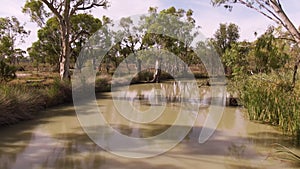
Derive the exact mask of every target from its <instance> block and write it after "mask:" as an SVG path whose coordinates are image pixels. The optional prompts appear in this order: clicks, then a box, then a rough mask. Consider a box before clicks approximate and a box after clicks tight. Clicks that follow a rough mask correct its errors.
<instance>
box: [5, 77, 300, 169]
mask: <svg viewBox="0 0 300 169" xmlns="http://www.w3.org/2000/svg"><path fill="white" fill-rule="evenodd" d="M182 84H183V83H182ZM157 89H161V90H157ZM182 91H183V88H180V85H178V83H173V82H169V83H166V84H151V85H147V84H143V85H134V86H131V87H130V90H128V91H127V93H126V95H124V96H125V97H123V98H119V99H126V100H129V101H130V102H131V104H132V105H133V106H134V107H137V108H138V109H140V110H143V111H146V110H147V109H148V108H149V105H156V104H157V105H166V108H165V109H164V113H163V114H162V115H161V116H160V117H159V118H158V119H156V120H155V121H153V122H151V123H149V124H138V123H133V122H130V121H128V120H126V119H125V118H123V117H122V116H120V115H119V113H118V112H117V111H116V109H115V108H114V104H113V102H112V100H111V95H110V93H101V94H99V95H98V97H99V99H98V104H99V107H101V110H102V113H103V115H104V116H105V118H106V119H107V121H108V122H109V123H110V124H111V125H112V126H113V127H114V128H115V129H116V130H118V131H119V132H121V133H122V134H126V135H128V136H131V137H151V136H154V135H157V134H159V133H161V132H163V131H165V130H167V129H168V128H169V127H170V126H171V125H172V123H173V122H174V120H175V119H176V117H177V114H178V109H179V108H180V106H181V105H180V104H181V102H185V101H193V100H189V99H188V98H183V97H180V95H181V93H180V92H182ZM155 92H156V93H155ZM199 95H200V98H198V99H199V100H197V101H199V103H200V109H199V113H198V117H197V120H196V124H195V126H194V127H193V128H192V129H191V130H190V132H189V134H188V135H187V136H186V138H185V139H184V141H183V142H182V143H180V144H179V145H178V146H176V147H175V148H174V149H172V150H171V151H169V152H167V153H165V154H163V155H160V156H157V157H153V158H147V159H129V158H121V157H117V156H114V155H112V154H110V153H108V152H106V151H104V150H102V149H101V148H100V147H98V146H97V145H96V144H94V143H93V142H91V140H90V139H89V138H88V137H87V135H86V134H85V133H84V132H83V131H82V129H81V127H80V124H79V122H78V120H77V118H76V114H75V112H74V110H73V107H72V106H71V105H65V106H61V107H56V108H53V109H49V110H47V111H46V112H41V113H45V114H47V115H49V116H47V117H41V118H40V119H37V120H33V121H28V122H24V123H21V124H18V125H15V126H11V127H3V128H1V129H0V132H1V137H0V168H1V169H31V168H33V169H56V168H63V169H80V168H92V169H96V168H97V169H102V168H103V169H108V168H166V169H168V168H170V169H171V168H172V169H179V168H195V166H197V168H216V169H219V168H221V169H222V168H224V169H247V168H248V169H250V168H255V169H256V168H266V169H268V168H272V169H273V168H278V169H279V168H288V167H290V168H297V167H299V166H292V165H290V163H288V162H286V161H280V160H277V159H274V158H267V157H268V155H269V154H270V152H272V151H273V149H272V147H271V146H270V145H271V144H272V143H280V144H283V145H286V146H288V147H291V143H290V139H289V138H288V137H286V136H283V135H282V134H281V133H280V132H279V131H276V130H275V129H274V128H273V127H271V126H267V125H263V124H258V123H253V122H249V121H247V120H245V117H244V113H243V112H242V111H241V109H240V108H232V107H227V108H226V109H225V112H224V115H223V118H222V121H221V122H220V123H219V126H218V129H217V130H216V132H215V133H214V135H213V136H212V137H211V138H210V139H209V140H208V141H207V142H206V143H204V144H199V143H198V137H199V133H200V132H201V130H202V129H203V123H204V121H205V119H206V117H207V113H208V107H209V104H210V97H211V94H210V88H208V87H207V88H201V89H200V90H199ZM155 99H157V100H155ZM194 99H195V98H194ZM194 101H195V100H194ZM176 127H178V129H180V128H182V127H185V126H176ZM121 141H122V140H120V142H121ZM291 148H292V149H293V150H294V151H295V152H298V153H299V152H300V150H299V149H296V148H293V147H291Z"/></svg>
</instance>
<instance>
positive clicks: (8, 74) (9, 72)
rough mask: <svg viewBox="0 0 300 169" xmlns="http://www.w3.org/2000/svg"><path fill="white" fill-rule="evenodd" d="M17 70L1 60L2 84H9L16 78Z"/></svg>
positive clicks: (0, 75) (0, 79)
mask: <svg viewBox="0 0 300 169" xmlns="http://www.w3.org/2000/svg"><path fill="white" fill-rule="evenodd" d="M16 71H17V68H16V67H15V66H10V65H8V64H6V63H5V62H4V61H3V60H0V83H1V82H8V81H10V80H12V79H14V78H16Z"/></svg>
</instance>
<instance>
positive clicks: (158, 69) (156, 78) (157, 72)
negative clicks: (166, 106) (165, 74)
mask: <svg viewBox="0 0 300 169" xmlns="http://www.w3.org/2000/svg"><path fill="white" fill-rule="evenodd" d="M160 75H161V59H156V61H155V73H154V75H153V79H152V80H151V82H152V83H154V82H156V83H159V82H160Z"/></svg>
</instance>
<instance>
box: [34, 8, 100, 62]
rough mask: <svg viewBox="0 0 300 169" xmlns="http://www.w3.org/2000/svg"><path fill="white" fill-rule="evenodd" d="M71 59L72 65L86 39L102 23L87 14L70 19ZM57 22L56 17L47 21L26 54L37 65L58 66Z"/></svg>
mask: <svg viewBox="0 0 300 169" xmlns="http://www.w3.org/2000/svg"><path fill="white" fill-rule="evenodd" d="M71 25H72V30H71V33H70V37H71V39H72V40H71V46H72V48H71V53H72V56H71V59H72V61H73V62H72V63H73V64H74V63H75V62H76V60H77V57H78V55H79V53H80V51H81V49H82V46H83V45H84V43H85V42H86V41H87V39H88V38H89V37H90V36H91V35H92V34H94V33H95V32H96V31H97V30H98V29H100V28H101V26H102V22H101V21H100V20H99V19H97V18H94V17H93V16H92V15H89V14H77V15H73V16H72V17H71ZM60 36H61V33H60V27H59V21H58V20H57V18H56V17H52V18H50V19H48V21H47V22H46V24H45V26H44V27H43V28H41V29H40V30H38V38H39V40H38V41H36V42H34V43H33V44H32V46H31V47H30V48H28V53H29V56H30V57H31V58H33V59H34V60H35V62H37V63H49V64H51V65H53V66H54V65H58V63H59V56H60V54H61V52H62V47H61V39H60Z"/></svg>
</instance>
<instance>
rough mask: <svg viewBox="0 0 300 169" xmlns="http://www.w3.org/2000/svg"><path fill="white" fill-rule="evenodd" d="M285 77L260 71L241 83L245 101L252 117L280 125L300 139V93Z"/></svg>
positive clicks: (242, 97)
mask: <svg viewBox="0 0 300 169" xmlns="http://www.w3.org/2000/svg"><path fill="white" fill-rule="evenodd" d="M286 78H287V77H285V76H282V77H280V76H278V75H276V74H272V75H266V74H259V75H253V76H250V77H248V78H244V80H243V81H240V82H239V86H240V87H239V90H240V91H241V95H240V98H241V101H242V103H243V105H244V106H245V107H246V108H247V111H248V114H249V118H250V119H251V120H259V121H263V122H267V123H270V124H273V125H278V126H280V127H281V128H282V130H283V131H284V132H285V133H288V134H293V135H295V136H297V138H298V141H299V140H300V92H299V86H298V87H297V90H291V83H288V82H287V80H286Z"/></svg>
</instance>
